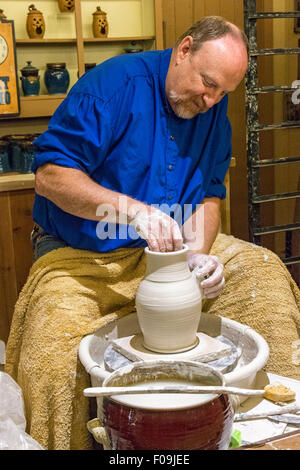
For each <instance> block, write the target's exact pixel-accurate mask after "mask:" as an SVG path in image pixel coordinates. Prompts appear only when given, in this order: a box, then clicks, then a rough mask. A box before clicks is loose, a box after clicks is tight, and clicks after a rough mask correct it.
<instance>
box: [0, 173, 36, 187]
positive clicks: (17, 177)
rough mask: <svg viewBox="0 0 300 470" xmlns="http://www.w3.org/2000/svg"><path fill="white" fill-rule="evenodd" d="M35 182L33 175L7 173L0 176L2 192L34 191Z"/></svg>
mask: <svg viewBox="0 0 300 470" xmlns="http://www.w3.org/2000/svg"><path fill="white" fill-rule="evenodd" d="M34 182H35V175H34V174H33V173H24V174H23V173H6V174H4V175H0V192H4V191H17V190H20V189H33V188H34Z"/></svg>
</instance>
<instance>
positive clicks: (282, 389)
mask: <svg viewBox="0 0 300 470" xmlns="http://www.w3.org/2000/svg"><path fill="white" fill-rule="evenodd" d="M264 390H265V398H266V399H267V400H271V401H275V402H276V401H291V400H294V399H295V397H296V393H295V392H294V391H293V390H291V389H290V388H288V387H286V386H285V385H282V384H273V385H266V387H265V388H264Z"/></svg>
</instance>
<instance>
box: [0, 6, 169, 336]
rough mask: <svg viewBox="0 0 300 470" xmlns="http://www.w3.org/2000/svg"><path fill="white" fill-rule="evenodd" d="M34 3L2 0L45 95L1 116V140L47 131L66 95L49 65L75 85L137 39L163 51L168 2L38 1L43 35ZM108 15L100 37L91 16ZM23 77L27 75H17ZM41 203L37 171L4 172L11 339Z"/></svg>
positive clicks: (2, 321)
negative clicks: (54, 87) (31, 11)
mask: <svg viewBox="0 0 300 470" xmlns="http://www.w3.org/2000/svg"><path fill="white" fill-rule="evenodd" d="M30 4H31V2H30V0H28V1H27V0H15V1H13V2H12V1H11V0H2V1H1V5H0V7H1V9H2V10H3V11H4V14H5V15H6V17H7V19H12V20H14V26H15V37H16V55H17V66H18V76H19V77H20V76H21V72H20V70H21V69H22V67H24V66H25V65H26V62H27V61H31V62H32V65H34V66H35V67H37V68H38V69H39V74H40V80H41V88H40V94H39V95H38V96H22V91H21V86H20V83H19V88H20V114H19V116H18V117H16V118H3V117H2V118H1V119H0V138H1V137H3V136H5V135H11V134H35V133H39V132H43V131H44V130H45V129H46V128H47V126H48V122H49V118H50V116H51V115H52V114H53V112H54V111H55V110H56V108H57V107H58V105H59V104H60V103H61V102H62V100H63V99H64V98H65V95H49V94H47V90H46V89H45V85H44V82H43V75H44V71H45V68H46V63H49V62H65V63H66V64H67V67H68V70H69V73H70V87H71V86H72V85H73V84H74V83H75V82H76V80H77V79H78V77H80V76H81V75H82V74H83V73H84V72H85V64H86V63H91V62H93V63H97V64H99V63H101V62H103V61H104V60H106V59H108V58H109V57H112V56H115V55H119V54H123V53H125V52H124V49H126V48H128V47H130V46H131V43H132V41H136V43H137V44H139V45H142V48H143V50H150V49H155V48H157V49H163V36H162V0H124V1H122V2H120V1H116V0H99V1H94V0H75V10H74V11H73V12H66V13H62V12H60V10H59V7H58V0H37V1H36V2H35V6H36V8H37V9H38V10H40V11H42V13H43V16H44V19H45V25H46V30H45V35H44V37H43V39H30V38H29V37H28V34H27V32H26V17H27V12H28V6H29V5H30ZM98 5H100V6H101V8H102V9H103V10H104V11H106V12H107V19H108V22H109V34H108V37H107V38H95V37H93V31H92V13H93V12H94V11H95V10H96V8H97V6H98ZM18 80H19V81H20V79H19V78H18ZM33 201H34V175H33V174H18V173H16V172H14V173H5V174H1V175H0V211H1V224H0V295H1V302H0V340H3V341H4V342H6V341H7V338H8V334H9V328H10V323H11V318H12V315H13V310H14V306H15V303H16V300H17V298H18V295H19V292H20V290H21V288H22V286H23V285H24V283H25V281H26V278H27V276H28V272H29V269H30V266H31V265H32V261H33V259H32V249H31V245H30V231H31V230H32V223H33V222H32V206H33Z"/></svg>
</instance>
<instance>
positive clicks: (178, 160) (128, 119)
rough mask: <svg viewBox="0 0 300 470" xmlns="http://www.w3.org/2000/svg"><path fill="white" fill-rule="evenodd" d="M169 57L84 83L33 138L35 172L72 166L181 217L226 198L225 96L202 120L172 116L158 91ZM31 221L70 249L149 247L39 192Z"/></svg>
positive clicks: (111, 68) (101, 72) (103, 69)
mask: <svg viewBox="0 0 300 470" xmlns="http://www.w3.org/2000/svg"><path fill="white" fill-rule="evenodd" d="M171 52H172V50H171V49H167V50H165V51H149V52H143V53H138V54H125V55H122V56H119V57H115V58H112V59H109V60H108V61H106V62H104V63H102V64H100V65H98V66H97V67H95V68H94V69H92V70H90V71H89V72H88V73H86V74H85V75H84V76H83V77H81V79H80V80H79V81H78V82H77V83H76V84H75V85H74V86H73V88H72V89H71V90H70V92H69V94H68V96H67V97H66V99H65V100H64V101H63V103H62V104H61V105H60V106H59V108H58V109H57V110H56V112H55V114H54V115H53V117H52V118H51V120H50V123H49V128H48V130H47V131H46V132H44V133H43V134H42V135H41V136H40V137H39V138H38V139H37V140H36V141H35V146H36V157H35V160H34V162H33V171H34V172H36V170H37V168H38V167H39V166H41V165H43V164H45V163H53V164H56V165H62V166H64V167H69V168H76V169H79V170H82V171H83V172H85V173H86V174H88V175H89V176H90V177H91V178H92V179H93V180H94V181H96V182H97V183H99V184H100V185H102V186H104V187H105V188H108V189H111V190H113V191H117V192H119V193H122V194H126V195H129V196H130V197H132V198H135V199H136V200H138V201H142V202H145V203H146V204H149V205H151V204H155V205H156V207H162V208H163V206H162V205H165V207H171V206H172V207H175V205H176V204H180V206H179V207H181V208H182V215H183V217H184V219H186V218H187V217H188V216H189V215H190V214H191V211H192V210H194V209H195V208H196V207H197V204H200V203H201V201H202V200H203V198H205V197H218V198H220V199H223V198H225V196H226V191H225V187H224V185H223V180H224V177H225V174H226V171H227V169H228V167H229V163H230V158H231V127H230V123H229V120H228V118H227V101H228V99H227V96H225V97H224V98H223V99H222V100H221V101H220V103H218V104H217V105H215V106H213V107H212V108H211V109H210V110H209V111H207V112H206V113H204V114H199V115H197V116H196V117H194V118H192V119H181V118H179V117H177V116H176V115H175V114H174V112H173V110H172V108H171V107H170V105H169V103H168V101H167V98H166V93H165V80H166V75H167V71H168V67H169V62H170V57H171ZM79 191H80V190H79ZM78 196H79V199H78V201H79V202H78V203H79V204H80V192H79V194H78ZM108 202H109V201H108ZM183 208H188V210H186V211H185V210H184V209H183ZM171 215H172V216H173V217H176V214H172V213H171ZM33 217H34V220H35V221H36V222H37V223H38V224H39V225H40V226H42V227H43V228H44V230H45V231H46V232H48V233H49V234H51V235H53V236H55V237H58V238H61V239H63V240H64V241H65V242H67V243H68V244H69V245H70V246H72V247H74V248H80V249H87V250H93V251H100V252H104V251H110V250H113V249H116V248H121V247H137V246H139V247H141V246H145V245H146V242H145V241H144V240H142V239H141V238H139V237H138V236H137V235H136V233H135V232H134V231H132V230H131V231H130V230H129V233H128V232H127V231H126V230H127V229H128V227H126V230H125V231H124V226H122V225H115V226H114V229H113V230H112V227H111V226H108V225H107V224H105V223H103V222H100V223H98V222H96V221H92V220H87V219H83V218H80V217H76V216H74V215H71V214H69V213H66V212H64V211H63V210H62V209H60V208H59V207H57V206H56V205H55V204H54V203H53V202H51V201H50V200H48V199H46V198H44V197H41V196H39V195H36V198H35V204H34V213H33ZM176 220H177V221H178V222H179V223H181V222H183V221H184V220H182V221H180V220H178V218H177V217H176ZM131 228H132V227H131ZM131 228H130V229H131ZM133 232H134V233H133Z"/></svg>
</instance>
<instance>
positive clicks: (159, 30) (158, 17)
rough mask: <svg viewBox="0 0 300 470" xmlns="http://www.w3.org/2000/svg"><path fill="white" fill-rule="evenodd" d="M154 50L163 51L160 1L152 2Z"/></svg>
mask: <svg viewBox="0 0 300 470" xmlns="http://www.w3.org/2000/svg"><path fill="white" fill-rule="evenodd" d="M154 10H155V38H156V49H159V50H162V49H164V36H163V10H162V0H154Z"/></svg>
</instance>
